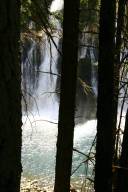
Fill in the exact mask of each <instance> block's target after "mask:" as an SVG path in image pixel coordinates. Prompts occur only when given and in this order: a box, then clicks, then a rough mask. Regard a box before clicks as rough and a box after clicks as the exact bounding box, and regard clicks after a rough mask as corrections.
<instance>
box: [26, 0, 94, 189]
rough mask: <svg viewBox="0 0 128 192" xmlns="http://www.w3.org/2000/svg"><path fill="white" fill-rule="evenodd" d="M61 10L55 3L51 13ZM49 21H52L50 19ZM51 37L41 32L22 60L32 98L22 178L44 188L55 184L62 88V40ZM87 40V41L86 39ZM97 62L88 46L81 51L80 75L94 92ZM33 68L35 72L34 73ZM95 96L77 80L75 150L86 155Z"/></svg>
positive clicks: (59, 2)
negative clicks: (38, 39) (37, 181)
mask: <svg viewBox="0 0 128 192" xmlns="http://www.w3.org/2000/svg"><path fill="white" fill-rule="evenodd" d="M62 7H63V1H62V0H54V1H53V3H52V4H51V7H50V11H51V12H54V11H57V10H60V9H62ZM50 19H53V18H52V17H50ZM54 23H56V28H57V29H58V30H59V31H60V30H62V29H61V26H60V24H59V22H58V21H57V20H54ZM52 36H53V39H50V38H49V37H47V36H46V35H45V34H44V33H42V41H41V42H39V44H38V45H37V44H36V43H35V41H34V40H32V39H31V40H30V42H31V43H30V45H29V46H28V49H27V56H26V54H25V51H24V53H23V57H22V73H23V81H22V84H23V85H22V86H23V87H26V90H27V92H29V93H30V94H31V96H30V94H29V96H30V98H31V99H30V100H31V102H30V107H28V109H29V111H28V114H27V115H25V114H24V116H23V122H24V124H23V146H22V164H23V176H24V177H28V178H32V179H33V178H34V179H35V178H37V179H38V180H40V181H41V183H42V185H43V186H45V185H47V186H50V184H52V185H53V182H54V166H55V152H56V138H57V125H56V122H57V120H58V105H59V102H58V101H59V96H58V95H59V93H58V91H59V90H58V88H59V85H60V68H61V66H60V65H61V62H60V61H61V59H62V58H61V56H60V54H59V53H58V50H57V49H59V48H60V47H61V44H62V39H61V38H60V36H59V33H57V31H54V32H53V34H52ZM84 38H85V39H87V36H86V37H84ZM84 41H85V40H84ZM82 42H83V41H82ZM55 45H56V46H55ZM38 51H39V52H38ZM95 62H96V58H95V55H94V50H93V49H91V48H89V49H87V48H86V47H83V48H81V49H80V51H79V66H78V75H79V76H80V78H81V79H82V80H83V84H84V82H86V81H88V83H89V84H90V86H92V87H93V91H94V93H95V90H94V89H95V88H96V85H95V82H96V76H95V75H96V74H95V71H96V70H94V68H95ZM35 63H36V64H35ZM34 66H35V68H34ZM32 69H34V70H35V73H33V70H32ZM33 76H34V77H33ZM32 77H33V78H32ZM56 92H57V93H56ZM94 93H91V95H86V94H85V92H84V87H83V85H81V83H80V82H79V81H78V86H77V94H76V102H77V111H76V124H77V125H76V127H75V133H74V137H75V138H74V147H76V148H77V149H79V150H80V151H82V152H83V153H85V152H88V151H89V148H90V145H91V142H92V140H93V138H94V135H95V127H96V120H92V119H94V118H95V110H94V106H95V104H96V100H95V99H96V97H95V94H94ZM28 106H29V104H28ZM81 116H82V117H81ZM26 119H27V120H26ZM89 119H91V121H88V122H86V123H85V120H86V121H87V120H89ZM78 123H83V124H82V125H81V124H78ZM81 161H83V156H80V154H78V153H74V156H73V170H75V169H76V168H77V166H78V164H79V163H81ZM84 170H85V164H83V165H82V167H81V168H80V169H79V170H78V171H77V172H76V173H75V174H74V175H75V176H74V175H73V178H74V179H75V178H77V181H78V180H80V179H81V178H83V177H84Z"/></svg>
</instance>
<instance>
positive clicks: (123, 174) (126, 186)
mask: <svg viewBox="0 0 128 192" xmlns="http://www.w3.org/2000/svg"><path fill="white" fill-rule="evenodd" d="M117 176H118V177H117V185H116V189H115V192H128V110H127V113H126V120H125V128H124V136H123V143H122V152H121V157H120V161H119V169H118V174H117Z"/></svg>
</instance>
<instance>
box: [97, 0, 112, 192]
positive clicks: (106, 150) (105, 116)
mask: <svg viewBox="0 0 128 192" xmlns="http://www.w3.org/2000/svg"><path fill="white" fill-rule="evenodd" d="M115 5H116V0H113V1H108V0H101V10H100V31H99V66H98V100H97V143H96V165H95V191H96V192H99V191H102V192H111V191H112V160H113V152H114V137H113V136H114V130H115V128H116V124H115V119H114V111H115V109H114V108H115V106H114V51H115V49H114V48H115V46H114V38H115V7H116V6H115Z"/></svg>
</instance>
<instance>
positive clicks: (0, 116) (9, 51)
mask: <svg viewBox="0 0 128 192" xmlns="http://www.w3.org/2000/svg"><path fill="white" fill-rule="evenodd" d="M19 24H20V1H18V0H17V1H16V0H11V1H8V0H4V1H1V2H0V92H1V94H0V192H19V191H20V176H21V88H20V86H21V85H20V84H21V80H20V77H21V73H20V59H19V58H20V57H19V56H20V55H19V40H20V31H19V29H20V26H19Z"/></svg>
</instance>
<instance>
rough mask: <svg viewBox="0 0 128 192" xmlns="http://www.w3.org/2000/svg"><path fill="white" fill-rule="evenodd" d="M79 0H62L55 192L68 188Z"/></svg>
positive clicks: (72, 133)
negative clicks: (61, 42) (62, 19)
mask: <svg viewBox="0 0 128 192" xmlns="http://www.w3.org/2000/svg"><path fill="white" fill-rule="evenodd" d="M79 3H80V2H79V0H76V1H74V0H70V1H67V0H65V1H64V21H63V44H62V55H63V56H62V72H61V95H60V107H59V123H58V138H57V155H56V170H55V171H56V175H55V187H54V191H55V192H69V191H70V176H71V167H72V151H73V136H74V115H75V94H76V80H77V62H78V61H77V60H78V58H77V55H78V25H79V20H78V18H79Z"/></svg>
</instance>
